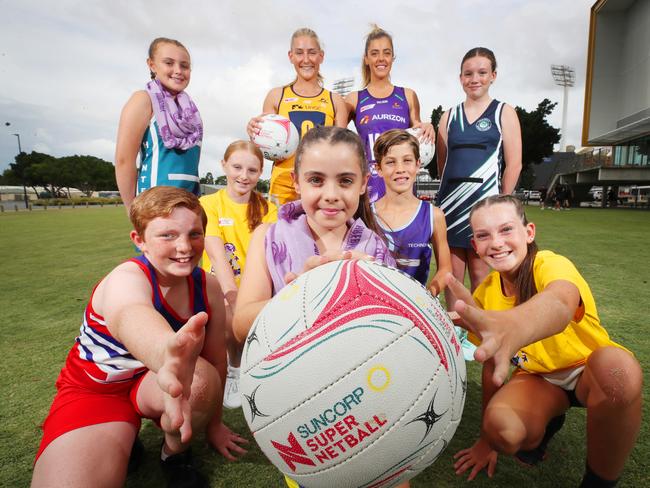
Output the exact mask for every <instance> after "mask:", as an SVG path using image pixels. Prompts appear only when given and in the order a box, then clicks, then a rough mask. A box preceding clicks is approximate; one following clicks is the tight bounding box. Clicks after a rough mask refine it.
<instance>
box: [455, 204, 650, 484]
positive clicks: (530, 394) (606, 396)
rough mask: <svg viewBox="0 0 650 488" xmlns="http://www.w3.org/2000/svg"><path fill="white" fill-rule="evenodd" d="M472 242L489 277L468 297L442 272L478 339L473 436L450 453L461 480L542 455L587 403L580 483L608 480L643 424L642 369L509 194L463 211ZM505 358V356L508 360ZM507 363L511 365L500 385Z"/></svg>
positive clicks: (588, 293) (587, 292)
mask: <svg viewBox="0 0 650 488" xmlns="http://www.w3.org/2000/svg"><path fill="white" fill-rule="evenodd" d="M470 224H471V227H472V232H473V237H472V245H473V247H474V249H475V250H476V252H477V253H478V255H479V257H480V258H481V259H482V260H483V261H484V262H485V263H486V264H488V265H489V266H490V267H491V268H492V269H493V271H492V273H491V274H489V275H488V277H487V278H486V279H485V280H484V281H483V283H481V285H479V287H478V288H477V289H476V291H475V292H474V296H473V299H472V296H471V295H470V293H469V291H468V290H466V289H465V288H464V287H463V286H462V285H461V284H460V283H459V282H458V281H457V280H455V279H454V278H453V277H451V275H449V276H448V279H449V287H450V288H451V291H452V293H454V295H455V296H456V297H458V298H459V299H460V300H459V301H457V302H456V303H455V304H454V308H455V310H456V311H457V312H458V313H459V315H460V317H461V320H462V323H463V324H464V326H465V327H466V328H467V329H468V330H469V331H471V332H474V333H476V334H477V335H478V336H479V337H480V338H481V339H482V343H481V346H480V347H479V348H478V349H477V351H476V353H475V358H476V359H477V360H478V361H482V362H483V375H482V383H483V420H482V426H481V436H480V438H479V439H478V440H477V441H476V443H475V444H474V445H473V446H472V447H470V448H469V449H464V450H462V451H460V452H458V453H457V454H456V456H455V458H456V460H457V461H456V463H455V465H454V467H455V469H456V473H457V474H462V473H464V472H466V471H467V470H471V472H470V475H469V478H468V479H469V480H471V479H473V478H474V477H475V476H476V475H477V474H478V472H479V471H481V469H483V468H485V467H487V472H488V476H490V477H491V476H492V475H493V474H494V470H495V466H496V462H497V452H501V453H506V454H511V455H515V456H516V457H517V458H518V460H519V461H520V462H522V463H524V464H528V465H533V464H537V463H538V462H540V461H542V460H543V459H544V455H545V449H546V445H547V443H548V441H549V440H550V437H551V436H552V435H553V434H554V433H555V432H556V431H557V430H559V428H560V427H561V425H562V423H563V421H564V418H563V416H564V413H565V412H566V411H567V410H568V409H569V407H570V406H580V407H585V408H586V409H587V463H586V470H585V474H584V478H583V480H582V484H581V485H580V486H583V487H597V486H603V487H604V486H614V485H615V484H616V482H617V481H618V478H619V477H620V475H621V472H622V471H623V467H624V465H625V461H626V459H627V457H628V455H629V454H630V451H631V450H632V447H633V446H634V444H635V441H636V437H637V434H638V432H639V426H640V423H641V384H642V372H641V367H640V366H639V363H638V362H637V361H636V359H634V357H633V356H632V354H631V353H630V352H629V351H628V350H626V349H625V348H623V347H622V346H620V345H618V344H616V343H615V342H613V341H612V340H611V339H610V338H609V336H608V334H607V331H606V330H605V329H604V328H603V327H602V326H601V324H600V320H599V318H598V313H597V311H596V304H595V301H594V298H593V296H592V294H591V291H590V289H589V285H587V283H586V281H585V280H584V278H583V277H582V276H581V275H580V273H579V272H578V271H577V270H576V268H575V266H574V265H573V264H572V263H571V262H570V261H569V260H568V259H566V258H565V257H563V256H559V255H557V254H555V253H553V252H551V251H539V252H538V250H537V245H536V244H535V225H534V224H533V223H530V222H528V221H527V220H526V216H525V214H524V208H523V205H522V203H521V202H520V201H519V200H518V199H517V198H515V197H512V196H510V195H498V196H491V197H488V198H486V199H485V200H482V201H481V202H479V203H477V204H476V205H475V206H474V207H473V208H472V211H471V214H470ZM510 358H512V359H510ZM509 361H512V362H513V363H514V365H515V366H516V369H515V371H514V373H513V374H512V376H511V377H510V380H509V381H508V382H507V383H506V384H502V383H503V380H504V379H505V376H506V374H507V372H508V363H509Z"/></svg>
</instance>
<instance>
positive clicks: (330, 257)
mask: <svg viewBox="0 0 650 488" xmlns="http://www.w3.org/2000/svg"><path fill="white" fill-rule="evenodd" d="M342 259H359V260H361V261H372V260H373V259H375V258H374V257H372V256H370V255H368V254H366V253H363V252H361V251H354V250H350V251H328V252H326V253H324V254H320V255H314V256H310V257H308V258H307V260H306V261H305V266H303V268H302V271H301V272H300V273H293V272H291V271H289V272H288V273H287V274H286V275H284V282H285V284H287V285H288V284H289V283H291V282H292V281H293V280H295V279H296V278H298V276H300V275H301V274H304V273H306V272H307V271H310V270H312V269H314V268H317V267H318V266H321V265H323V264H327V263H330V262H332V261H340V260H342Z"/></svg>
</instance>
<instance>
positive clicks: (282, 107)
mask: <svg viewBox="0 0 650 488" xmlns="http://www.w3.org/2000/svg"><path fill="white" fill-rule="evenodd" d="M278 114H280V115H283V116H285V117H287V118H288V119H289V120H291V122H292V123H293V125H294V126H295V127H296V129H297V130H298V134H299V135H300V138H301V139H302V136H304V135H305V134H306V133H307V131H308V130H309V129H311V128H312V127H315V126H317V125H324V126H329V125H334V116H335V111H334V101H333V100H332V94H331V93H330V92H329V91H328V90H325V89H324V88H323V90H322V91H321V92H320V93H319V94H318V95H316V96H313V97H303V96H300V95H298V94H297V93H296V92H294V91H293V85H289V86H285V87H284V88H283V89H282V97H281V98H280V103H279V105H278ZM294 161H295V158H294V157H293V156H291V157H290V158H287V159H284V160H282V161H276V162H275V164H274V165H273V171H272V172H271V187H270V189H269V196H270V198H271V200H272V201H273V202H275V203H278V204H284V203H286V202H290V201H292V200H297V199H298V194H297V193H296V191H295V189H294V187H293V179H292V178H291V172H292V171H293V167H294Z"/></svg>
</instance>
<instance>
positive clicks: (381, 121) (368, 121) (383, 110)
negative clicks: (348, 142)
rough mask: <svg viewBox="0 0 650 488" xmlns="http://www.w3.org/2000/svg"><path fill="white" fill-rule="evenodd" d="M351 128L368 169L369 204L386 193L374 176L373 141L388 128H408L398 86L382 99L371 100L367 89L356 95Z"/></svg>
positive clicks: (403, 98) (406, 109)
mask: <svg viewBox="0 0 650 488" xmlns="http://www.w3.org/2000/svg"><path fill="white" fill-rule="evenodd" d="M354 126H355V127H356V128H357V132H358V133H359V137H361V140H362V141H363V144H364V146H365V148H366V159H367V160H368V169H369V170H370V180H369V181H368V196H369V197H370V202H374V201H376V200H379V199H380V198H381V197H383V196H384V194H385V193H386V187H385V185H384V180H383V179H382V178H381V177H380V176H379V175H378V174H377V169H376V167H375V156H374V154H373V152H372V148H373V147H374V145H375V141H376V140H377V138H378V137H379V136H380V135H382V134H383V133H384V132H386V131H388V130H390V129H408V128H409V127H411V116H410V113H409V104H408V101H407V100H406V93H405V92H404V88H402V87H401V86H396V87H393V93H391V94H390V95H389V96H387V97H386V98H375V97H373V96H372V95H371V94H370V92H369V91H368V89H367V88H364V89H363V90H361V91H359V93H358V94H357V107H356V111H355V117H354Z"/></svg>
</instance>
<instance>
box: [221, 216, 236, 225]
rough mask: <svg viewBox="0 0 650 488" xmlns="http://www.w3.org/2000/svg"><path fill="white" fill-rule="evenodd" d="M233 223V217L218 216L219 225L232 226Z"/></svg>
mask: <svg viewBox="0 0 650 488" xmlns="http://www.w3.org/2000/svg"><path fill="white" fill-rule="evenodd" d="M233 225H235V221H234V220H233V219H229V218H228V217H219V226H220V227H232V226H233Z"/></svg>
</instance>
